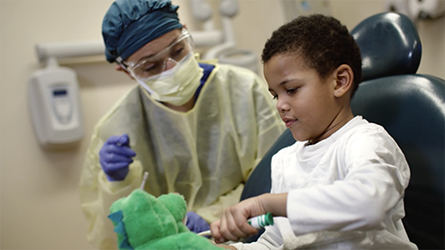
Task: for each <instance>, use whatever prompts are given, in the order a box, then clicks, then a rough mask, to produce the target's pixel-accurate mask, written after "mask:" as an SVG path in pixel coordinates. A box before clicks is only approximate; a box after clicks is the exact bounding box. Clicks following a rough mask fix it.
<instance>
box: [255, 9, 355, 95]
mask: <svg viewBox="0 0 445 250" xmlns="http://www.w3.org/2000/svg"><path fill="white" fill-rule="evenodd" d="M289 53H290V54H295V55H298V56H302V58H303V60H304V61H305V64H306V65H307V66H308V67H309V68H312V69H315V70H316V71H317V72H318V74H319V75H320V77H321V78H322V79H325V78H326V77H327V76H328V75H329V74H330V73H332V72H333V70H335V69H336V68H337V67H338V66H340V65H342V64H347V65H349V66H350V67H351V68H352V71H353V73H354V86H353V90H352V95H353V94H354V93H355V91H356V90H357V88H358V84H359V83H360V82H361V78H362V67H361V65H362V59H361V55H360V49H359V47H358V45H357V43H356V42H355V40H354V38H353V37H352V36H351V34H349V31H348V29H347V28H346V26H344V25H342V24H341V23H340V22H339V21H338V20H337V19H335V18H333V17H330V16H324V15H321V14H312V15H308V16H299V17H297V18H296V19H294V20H292V21H290V22H289V23H287V24H284V25H283V26H281V27H280V28H278V29H277V30H276V31H274V32H273V33H272V36H271V37H270V38H269V39H268V40H267V42H266V44H265V45H264V49H263V53H262V55H261V60H262V62H263V64H264V63H267V62H268V61H269V60H270V59H271V58H272V57H273V56H275V55H280V54H289Z"/></svg>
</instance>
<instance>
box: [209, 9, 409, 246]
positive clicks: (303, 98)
mask: <svg viewBox="0 0 445 250" xmlns="http://www.w3.org/2000/svg"><path fill="white" fill-rule="evenodd" d="M262 61H263V63H264V75H265V78H266V80H267V82H268V85H269V91H270V93H271V94H272V95H273V97H274V98H275V99H277V104H276V108H277V110H278V111H279V113H280V116H281V118H282V120H283V122H284V123H285V124H286V126H287V127H288V128H289V129H290V130H291V131H292V135H293V137H294V138H295V139H296V140H297V142H296V143H295V144H293V145H292V146H290V147H287V148H284V149H282V150H280V151H279V152H278V153H277V154H276V155H275V156H274V157H273V158H272V166H271V167H272V189H271V193H270V194H264V195H260V196H257V197H254V198H251V199H247V200H244V201H242V202H240V203H238V204H237V205H235V206H232V207H229V208H227V209H226V210H225V211H224V212H223V216H222V217H221V219H220V220H219V221H216V222H214V223H212V224H211V231H212V235H213V237H214V238H215V241H216V242H218V243H220V242H224V241H226V240H232V241H236V240H239V239H240V238H245V237H247V236H249V235H251V234H254V233H256V230H255V229H254V228H253V227H251V226H250V225H249V224H247V223H246V220H247V219H248V218H250V217H253V216H257V215H261V214H265V213H267V212H271V213H272V214H273V215H274V216H276V217H275V219H274V221H275V224H274V225H273V226H269V227H267V228H266V231H265V233H263V235H262V236H261V237H260V238H259V239H258V241H257V242H254V243H251V244H244V245H243V244H242V243H237V244H233V245H231V246H230V248H231V249H256V250H258V249H297V248H304V249H370V248H372V249H417V247H416V245H415V244H413V243H411V242H410V241H409V239H408V237H407V235H406V232H405V229H404V227H403V224H402V221H401V219H402V218H403V217H404V215H405V212H404V207H403V196H404V191H405V189H406V187H407V186H408V183H409V178H410V170H409V167H408V164H407V162H406V160H405V157H404V155H403V153H402V151H401V150H400V148H399V147H398V146H397V144H396V142H395V141H394V140H393V139H392V138H391V136H390V135H389V134H388V133H387V132H386V131H385V129H384V128H383V127H381V126H379V125H377V124H373V123H369V122H368V121H366V120H365V119H363V118H362V117H360V116H355V117H354V116H353V114H352V111H351V107H350V102H351V98H352V96H353V95H354V92H355V91H356V89H357V87H358V84H359V83H360V79H361V56H360V50H359V48H358V46H357V44H356V43H355V41H354V39H353V37H352V36H351V35H350V34H349V32H348V30H347V28H346V27H345V26H343V25H342V24H341V23H340V22H339V21H338V20H336V19H334V18H332V17H327V16H323V15H319V14H315V15H310V16H300V17H298V18H297V19H295V20H293V21H291V22H289V23H287V24H285V25H283V26H282V27H280V28H279V29H278V30H276V31H275V32H274V33H273V34H272V37H271V38H270V39H269V40H268V41H267V43H266V45H265V47H264V50H263V54H262Z"/></svg>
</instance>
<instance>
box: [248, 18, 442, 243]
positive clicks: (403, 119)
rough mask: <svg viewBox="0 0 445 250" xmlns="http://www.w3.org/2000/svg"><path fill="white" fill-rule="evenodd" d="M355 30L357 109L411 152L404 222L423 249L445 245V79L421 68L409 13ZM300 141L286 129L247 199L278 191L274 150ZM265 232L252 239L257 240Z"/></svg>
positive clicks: (369, 21) (367, 22)
mask: <svg viewBox="0 0 445 250" xmlns="http://www.w3.org/2000/svg"><path fill="white" fill-rule="evenodd" d="M351 34H352V35H353V36H354V38H355V40H356V41H357V43H358V45H359V47H360V50H361V53H362V59H363V61H362V69H363V82H362V83H361V84H360V86H359V88H358V90H357V92H356V94H355V96H354V98H353V100H352V104H351V105H352V111H353V113H354V115H361V116H363V117H364V118H365V119H367V120H368V121H370V122H375V123H377V124H380V125H382V126H384V127H385V129H386V130H387V131H388V132H389V133H390V134H391V136H392V137H393V138H394V139H395V140H396V142H397V143H398V145H399V146H400V147H401V149H402V150H403V152H404V154H405V156H406V159H407V161H408V163H409V165H410V169H411V180H410V184H409V186H408V188H407V190H406V193H405V198H404V201H405V211H406V216H405V218H404V219H403V223H404V226H405V229H406V231H407V234H408V237H409V238H410V240H411V241H412V242H414V243H415V244H417V246H418V247H419V249H445V240H444V235H445V230H444V227H445V226H444V223H445V218H444V213H445V206H444V200H445V172H444V169H445V81H444V80H443V79H440V78H438V77H434V76H431V75H420V74H416V71H417V69H418V66H419V64H420V58H421V43H420V38H419V35H418V33H417V31H416V29H415V27H414V25H413V23H412V22H411V20H410V19H409V18H408V17H406V16H404V15H402V14H397V13H382V14H377V15H374V16H371V17H369V18H367V19H365V20H364V21H362V22H361V23H360V24H359V25H357V27H355V28H354V29H353V30H351ZM294 142H295V140H294V138H293V137H292V134H291V133H290V131H289V130H286V131H285V132H284V133H283V134H282V135H281V137H280V138H279V139H278V140H277V141H276V142H275V144H274V145H273V146H272V147H271V149H270V150H269V152H268V153H267V154H266V155H265V157H264V158H263V159H262V161H261V162H260V163H259V164H258V165H257V167H256V168H255V170H254V171H253V172H252V174H251V176H250V177H249V179H248V180H247V182H246V185H245V188H244V190H243V193H242V195H241V200H243V199H246V198H249V197H253V196H257V195H260V194H262V193H267V192H269V191H270V187H271V180H270V161H271V157H272V156H273V155H274V154H275V153H276V152H277V151H279V150H280V149H281V148H283V147H286V146H289V145H291V144H293V143H294ZM261 233H262V231H261V232H260V233H259V234H257V235H255V236H252V237H251V238H249V239H246V240H245V241H246V242H251V241H255V240H256V239H257V238H258V237H259V235H260V234H261Z"/></svg>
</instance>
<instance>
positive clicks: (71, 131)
mask: <svg viewBox="0 0 445 250" xmlns="http://www.w3.org/2000/svg"><path fill="white" fill-rule="evenodd" d="M46 61H47V65H46V68H44V69H39V70H37V71H36V72H34V73H33V74H32V75H31V77H30V79H29V81H28V99H29V105H30V107H29V108H30V112H31V118H32V122H33V125H34V130H35V133H36V136H37V139H38V141H39V143H40V144H41V145H42V146H57V145H63V144H70V143H73V142H76V141H79V140H80V139H82V137H83V135H84V124H83V115H82V109H81V103H80V97H79V88H78V83H77V77H76V73H75V71H74V70H72V69H69V68H65V67H60V66H59V65H58V64H57V61H56V59H55V58H54V57H51V58H48V59H47V60H46Z"/></svg>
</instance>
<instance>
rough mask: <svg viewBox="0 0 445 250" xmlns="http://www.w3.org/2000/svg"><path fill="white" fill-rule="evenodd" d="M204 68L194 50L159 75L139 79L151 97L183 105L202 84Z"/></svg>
mask: <svg viewBox="0 0 445 250" xmlns="http://www.w3.org/2000/svg"><path fill="white" fill-rule="evenodd" d="M203 72H204V70H203V69H202V68H201V67H199V65H198V62H197V61H196V58H195V56H194V55H193V53H192V52H190V54H188V55H187V56H186V57H185V58H184V59H182V60H181V61H180V62H179V63H178V64H176V65H175V66H174V67H173V68H171V69H169V70H167V71H164V72H162V73H161V74H159V75H156V76H152V77H149V78H146V79H138V80H137V81H138V83H139V84H140V85H141V86H142V87H144V88H145V89H146V90H147V91H148V92H149V93H150V95H151V97H152V98H153V99H155V100H157V101H160V102H167V103H170V104H172V105H175V106H181V105H183V104H184V103H186V102H187V101H189V100H190V99H191V98H192V97H193V95H194V94H195V92H196V90H197V89H198V87H199V85H200V79H201V77H202V76H203Z"/></svg>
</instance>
